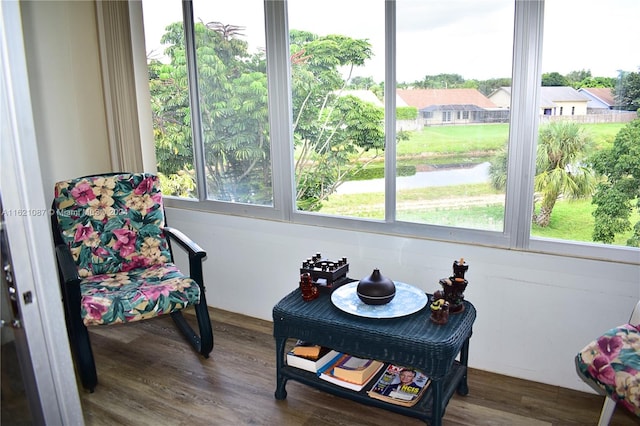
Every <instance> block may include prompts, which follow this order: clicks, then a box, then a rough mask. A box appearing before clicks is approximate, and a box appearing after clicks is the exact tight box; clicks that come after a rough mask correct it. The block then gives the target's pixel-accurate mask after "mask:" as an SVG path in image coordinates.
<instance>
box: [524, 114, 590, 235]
mask: <svg viewBox="0 0 640 426" xmlns="http://www.w3.org/2000/svg"><path fill="white" fill-rule="evenodd" d="M590 143H591V139H590V138H589V136H588V135H587V134H586V133H585V132H584V130H583V128H582V127H580V126H579V125H578V124H576V123H573V122H570V121H557V122H553V123H550V124H547V125H544V126H542V127H541V128H540V132H539V137H538V151H537V154H536V177H535V179H534V191H535V192H536V197H535V198H534V212H533V221H534V223H536V224H537V225H539V226H542V227H545V226H548V225H549V220H550V219H551V213H552V211H553V207H554V206H555V203H556V201H557V200H558V198H559V197H565V198H573V199H577V198H587V197H590V196H591V195H592V194H593V191H594V190H595V186H596V178H595V175H594V173H593V171H592V170H591V169H589V168H587V167H586V166H585V165H584V163H583V160H584V159H585V157H586V154H587V152H588V150H589V145H590ZM538 198H539V200H540V211H539V212H538V213H537V214H536V208H535V202H536V199H538Z"/></svg>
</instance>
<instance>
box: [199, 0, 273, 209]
mask: <svg viewBox="0 0 640 426" xmlns="http://www.w3.org/2000/svg"><path fill="white" fill-rule="evenodd" d="M247 11H250V13H248V12H247ZM193 16H194V28H195V44H196V62H197V68H198V78H199V80H198V84H199V87H198V89H199V98H200V104H199V105H200V122H201V125H202V138H203V143H204V163H205V164H204V168H205V173H206V178H207V198H208V199H212V200H217V201H230V202H239V203H248V204H259V205H272V204H273V190H272V186H271V155H270V139H269V125H268V123H269V121H268V110H267V72H266V60H265V55H264V52H265V50H264V49H265V33H264V6H263V4H262V0H242V1H235V2H211V1H207V0H202V1H194V2H193Z"/></svg>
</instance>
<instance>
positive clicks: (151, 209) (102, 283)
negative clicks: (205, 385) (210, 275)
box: [51, 173, 213, 392]
mask: <svg viewBox="0 0 640 426" xmlns="http://www.w3.org/2000/svg"><path fill="white" fill-rule="evenodd" d="M51 222H52V229H53V234H54V242H55V245H56V256H57V260H58V271H59V275H60V281H61V285H62V297H63V302H64V308H65V316H66V320H67V329H68V333H69V339H70V342H71V346H72V351H73V353H74V356H75V360H76V365H77V368H78V371H79V374H80V379H81V381H82V385H83V387H85V388H86V389H87V390H89V391H90V392H93V391H94V389H95V387H96V385H97V382H98V379H97V374H96V367H95V362H94V358H93V352H92V350H91V343H90V340H89V333H88V330H87V327H89V326H97V325H113V324H124V323H129V322H134V321H139V320H144V319H148V318H154V317H157V316H159V315H164V314H170V315H171V317H172V318H173V320H174V322H175V323H176V325H177V326H178V328H179V329H180V330H181V331H182V333H183V334H184V335H185V336H186V338H187V339H188V341H189V342H190V343H191V345H192V346H193V347H194V349H195V350H196V351H197V352H199V353H200V354H202V355H203V356H204V357H205V358H208V357H209V353H210V352H211V350H212V349H213V331H212V328H211V321H210V318H209V312H208V309H207V303H206V298H205V287H204V283H203V276H202V260H203V258H204V257H205V256H206V253H205V252H204V251H203V250H202V249H201V248H200V247H198V245H197V244H195V243H194V242H193V241H191V240H190V239H188V238H187V237H186V236H185V235H184V234H182V233H181V232H179V231H178V230H176V229H173V228H170V227H167V226H165V219H164V209H163V204H162V194H161V192H160V188H159V181H158V178H157V177H156V176H154V175H151V174H144V173H119V174H108V175H97V176H87V177H82V178H78V179H72V180H68V181H63V182H58V183H57V184H56V185H55V199H54V201H53V206H52V215H51ZM172 241H175V242H176V243H177V244H178V245H179V246H180V247H181V248H182V249H184V250H185V251H186V252H187V253H188V258H189V276H186V275H183V273H182V272H181V271H180V270H179V269H178V267H177V266H176V265H175V264H174V263H172V259H173V256H172V251H171V244H170V243H171V242H172ZM191 306H193V307H194V309H195V313H196V318H197V321H198V327H199V334H196V333H195V332H194V330H193V329H192V327H191V326H190V325H189V323H188V322H187V321H186V319H185V318H184V317H183V315H182V310H183V309H185V308H188V307H191Z"/></svg>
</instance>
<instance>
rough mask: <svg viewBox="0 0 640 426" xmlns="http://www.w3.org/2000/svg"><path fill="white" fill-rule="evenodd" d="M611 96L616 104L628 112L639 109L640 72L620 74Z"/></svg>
mask: <svg viewBox="0 0 640 426" xmlns="http://www.w3.org/2000/svg"><path fill="white" fill-rule="evenodd" d="M613 95H614V97H615V99H616V104H617V105H620V106H621V107H622V108H624V109H626V110H629V111H637V110H639V109H640V72H620V78H619V82H618V84H617V85H616V87H615V89H614V91H613Z"/></svg>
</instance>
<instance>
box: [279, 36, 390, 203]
mask: <svg viewBox="0 0 640 426" xmlns="http://www.w3.org/2000/svg"><path fill="white" fill-rule="evenodd" d="M290 38H291V48H290V49H291V55H292V82H293V120H294V129H293V130H294V132H293V134H294V144H295V153H296V162H295V174H296V177H297V182H296V192H297V194H296V199H297V200H298V208H300V209H304V210H313V211H315V210H319V209H320V208H321V207H322V201H323V200H326V199H327V197H328V196H330V195H331V194H332V193H334V192H335V190H336V189H337V187H338V186H339V185H340V184H341V183H343V182H344V181H345V180H346V179H347V178H349V177H350V176H353V175H354V174H355V173H357V172H358V170H360V169H361V168H363V167H365V166H366V165H367V164H368V163H369V162H371V161H373V160H375V159H376V158H377V157H378V156H379V155H380V154H381V153H382V151H383V150H384V128H383V121H384V110H383V109H382V108H380V107H377V106H375V105H373V104H370V103H367V102H364V101H362V100H360V99H358V98H356V97H354V96H343V94H342V92H343V90H344V89H345V88H346V87H347V82H348V81H349V80H350V74H351V70H353V68H354V67H356V66H359V65H362V64H364V62H365V61H366V60H367V59H369V58H370V57H371V55H372V52H371V45H370V44H369V42H367V41H366V40H354V39H350V38H348V37H344V36H338V35H329V36H325V37H318V36H315V35H314V34H311V33H308V32H303V31H295V30H293V31H291V32H290ZM341 68H347V69H348V70H349V71H348V73H347V78H346V79H345V78H343V77H342V74H341V73H340V69H341ZM370 151H373V152H374V153H375V155H373V156H367V160H366V161H365V160H363V158H364V156H363V154H364V153H367V152H370Z"/></svg>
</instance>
